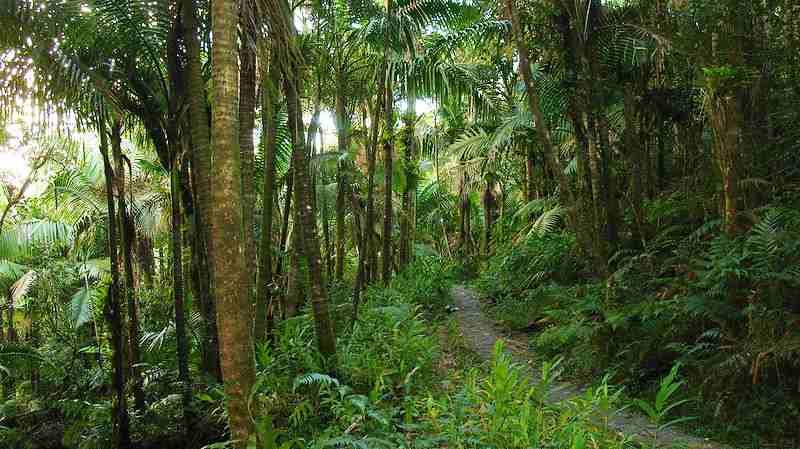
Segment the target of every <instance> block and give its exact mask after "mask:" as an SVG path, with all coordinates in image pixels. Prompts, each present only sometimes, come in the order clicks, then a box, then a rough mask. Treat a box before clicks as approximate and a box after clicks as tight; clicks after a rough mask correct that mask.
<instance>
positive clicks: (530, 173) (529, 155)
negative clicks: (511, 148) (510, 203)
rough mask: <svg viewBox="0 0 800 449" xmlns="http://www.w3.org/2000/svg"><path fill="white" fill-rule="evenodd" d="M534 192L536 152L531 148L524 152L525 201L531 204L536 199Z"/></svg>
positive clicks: (536, 194)
mask: <svg viewBox="0 0 800 449" xmlns="http://www.w3.org/2000/svg"><path fill="white" fill-rule="evenodd" d="M538 196H539V195H538V193H537V191H536V152H535V151H533V148H528V149H527V151H525V201H527V202H531V201H533V200H535V199H536V198H537V197H538Z"/></svg>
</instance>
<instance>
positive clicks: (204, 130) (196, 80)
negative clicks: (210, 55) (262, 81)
mask: <svg viewBox="0 0 800 449" xmlns="http://www.w3.org/2000/svg"><path fill="white" fill-rule="evenodd" d="M196 8H197V7H196V5H195V0H183V7H182V8H181V11H182V14H183V25H184V42H185V45H186V82H187V87H188V88H187V91H188V95H187V102H188V106H189V114H188V116H189V123H190V126H189V131H190V133H191V145H192V150H191V151H192V152H191V158H192V160H191V162H192V164H191V165H192V184H193V185H194V195H195V198H196V201H195V203H196V205H197V206H196V207H195V214H194V222H195V223H194V226H195V229H196V233H195V240H194V241H193V244H194V248H193V251H192V257H193V261H194V264H195V270H196V272H197V281H198V282H197V283H198V286H197V287H198V292H199V293H200V295H199V297H198V298H197V299H198V302H199V306H200V307H199V308H200V311H201V313H202V314H203V321H204V323H205V327H204V333H203V334H204V335H203V370H204V371H205V372H206V373H208V374H210V375H211V376H212V377H213V378H215V379H216V380H221V379H222V371H221V367H220V361H219V336H218V330H217V316H216V315H217V313H216V302H215V301H214V295H213V285H212V283H211V277H212V273H211V266H212V262H211V259H213V256H214V251H213V248H212V241H211V238H210V234H209V229H210V227H211V200H212V198H211V130H210V128H209V113H208V108H207V103H206V89H205V81H204V80H203V73H202V64H201V61H200V39H199V36H198V25H197V9H196Z"/></svg>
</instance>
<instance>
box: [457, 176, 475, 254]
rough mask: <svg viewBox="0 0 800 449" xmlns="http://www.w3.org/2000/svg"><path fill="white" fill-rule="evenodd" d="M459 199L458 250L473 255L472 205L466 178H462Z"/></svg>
mask: <svg viewBox="0 0 800 449" xmlns="http://www.w3.org/2000/svg"><path fill="white" fill-rule="evenodd" d="M458 198H459V208H458V209H459V222H460V224H459V234H458V236H459V237H458V240H459V242H458V248H459V250H460V251H461V252H463V253H464V254H471V253H472V236H471V234H472V229H471V228H472V226H471V215H472V211H471V209H472V208H471V207H470V206H471V203H470V200H469V191H468V190H467V179H466V177H465V176H462V177H461V182H460V185H459V191H458Z"/></svg>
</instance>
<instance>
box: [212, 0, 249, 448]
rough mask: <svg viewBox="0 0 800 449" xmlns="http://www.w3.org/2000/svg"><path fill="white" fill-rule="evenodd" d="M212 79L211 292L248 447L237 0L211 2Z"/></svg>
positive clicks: (226, 378) (230, 389) (241, 444)
mask: <svg viewBox="0 0 800 449" xmlns="http://www.w3.org/2000/svg"><path fill="white" fill-rule="evenodd" d="M211 23H212V28H211V29H212V39H213V45H212V47H211V60H212V79H213V83H214V87H213V89H214V107H213V108H212V111H211V144H212V148H213V151H214V158H213V166H212V173H213V176H212V178H211V185H212V189H211V192H212V193H211V201H212V204H214V208H213V209H212V211H211V216H210V220H211V232H210V237H211V242H212V243H211V247H212V248H213V251H214V255H213V257H212V258H211V261H212V267H213V281H214V284H213V291H214V292H215V293H216V295H215V296H216V298H215V299H216V305H217V324H218V331H219V343H220V365H221V368H222V380H223V382H224V383H225V393H226V395H227V399H228V400H227V402H228V421H229V425H230V429H231V437H232V439H233V440H234V441H235V443H234V445H235V447H237V448H245V447H247V446H248V444H249V441H250V438H251V435H252V434H253V423H252V420H251V419H250V414H249V411H248V407H247V397H248V395H249V393H250V390H251V388H252V386H253V383H254V381H255V360H254V358H253V343H252V332H251V326H252V319H251V315H252V313H251V310H252V307H251V304H250V295H249V294H248V292H247V291H246V290H244V289H243V288H242V286H246V285H249V282H248V279H247V277H248V271H247V269H246V266H245V265H246V262H245V254H246V253H245V237H244V233H243V224H244V220H243V219H242V210H243V209H242V189H241V173H240V170H239V167H240V161H239V159H240V157H241V155H240V152H239V142H238V140H239V139H238V137H239V136H238V130H239V126H238V121H237V114H238V102H237V98H238V95H239V62H238V49H237V45H236V41H237V33H236V29H237V24H238V23H239V2H238V1H236V0H216V1H214V2H213V3H212V4H211Z"/></svg>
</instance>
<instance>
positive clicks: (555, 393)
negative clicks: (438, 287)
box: [453, 286, 731, 449]
mask: <svg viewBox="0 0 800 449" xmlns="http://www.w3.org/2000/svg"><path fill="white" fill-rule="evenodd" d="M453 297H454V299H455V305H456V307H457V308H458V310H457V311H456V318H457V320H458V324H459V328H460V330H461V333H462V335H463V336H464V338H465V339H466V341H467V344H468V345H469V346H470V348H472V349H473V350H474V351H475V352H476V353H478V355H479V356H480V357H481V358H483V359H484V360H491V358H492V354H493V353H494V346H495V343H496V342H497V340H503V341H504V342H505V346H504V347H505V350H506V352H507V353H509V354H510V355H511V357H512V360H513V361H514V362H515V363H518V364H521V365H523V366H524V367H525V369H526V371H527V372H528V375H529V376H530V377H531V379H532V380H533V381H534V382H536V380H537V379H538V378H539V370H538V366H537V365H536V360H535V359H534V358H533V357H532V355H531V354H530V353H529V352H528V350H527V343H522V344H521V343H519V342H516V341H514V340H513V339H509V338H508V337H506V336H505V335H503V333H502V332H501V331H500V330H498V329H497V328H496V327H495V325H494V323H493V322H492V321H491V320H490V319H489V318H488V317H486V315H484V313H483V311H482V310H481V304H480V300H479V296H478V294H477V293H476V292H474V291H472V290H470V289H468V288H466V287H464V286H456V287H454V288H453ZM584 392H585V391H584V390H582V389H581V388H578V387H576V386H574V385H571V384H568V383H559V382H556V383H553V384H552V385H551V387H550V392H549V394H548V396H547V400H546V402H547V403H548V404H551V405H555V404H558V403H559V402H562V401H564V400H567V399H570V398H574V397H577V396H580V395H582V394H584ZM601 415H602V413H601V412H600V411H598V412H597V416H596V417H597V420H598V422H600V420H601V419H602V416H601ZM608 423H609V427H610V428H611V429H612V430H614V431H616V432H619V433H620V434H623V435H627V436H629V437H631V438H633V439H634V440H635V441H636V442H639V443H642V444H645V445H646V446H647V447H652V444H653V435H654V434H655V431H656V427H655V426H654V425H652V424H651V423H650V422H649V421H648V420H647V419H646V418H645V417H644V416H641V415H637V414H634V413H627V412H623V413H617V414H614V415H613V416H611V417H610V418H609V421H608ZM657 436H658V437H657V447H658V448H680V449H731V448H730V447H728V446H723V445H720V444H718V443H714V442H711V441H708V440H706V439H703V438H698V437H693V436H690V435H686V434H684V433H681V432H679V431H677V430H673V429H666V430H661V431H659V432H658V433H657Z"/></svg>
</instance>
